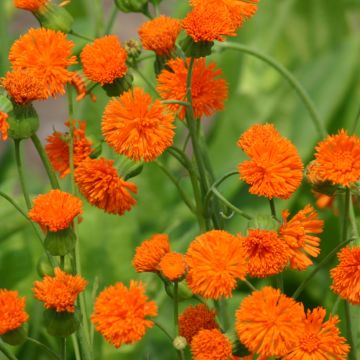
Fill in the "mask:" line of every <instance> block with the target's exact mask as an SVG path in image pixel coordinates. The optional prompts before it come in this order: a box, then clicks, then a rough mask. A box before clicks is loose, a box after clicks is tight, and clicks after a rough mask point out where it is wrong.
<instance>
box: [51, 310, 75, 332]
mask: <svg viewBox="0 0 360 360" xmlns="http://www.w3.org/2000/svg"><path fill="white" fill-rule="evenodd" d="M44 322H45V327H46V330H47V332H48V333H49V334H50V335H52V336H57V337H67V336H70V335H71V334H73V333H74V332H75V331H76V330H78V329H79V327H80V316H79V313H78V312H77V311H75V312H74V313H70V312H66V311H64V312H57V311H55V310H54V309H47V310H45V311H44Z"/></svg>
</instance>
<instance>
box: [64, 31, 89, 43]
mask: <svg viewBox="0 0 360 360" xmlns="http://www.w3.org/2000/svg"><path fill="white" fill-rule="evenodd" d="M69 35H73V36H76V37H78V38H79V39H83V40H86V41H90V42H92V41H94V40H95V39H92V38H91V37H88V36H86V35H82V34H79V33H77V32H75V31H72V30H70V31H69Z"/></svg>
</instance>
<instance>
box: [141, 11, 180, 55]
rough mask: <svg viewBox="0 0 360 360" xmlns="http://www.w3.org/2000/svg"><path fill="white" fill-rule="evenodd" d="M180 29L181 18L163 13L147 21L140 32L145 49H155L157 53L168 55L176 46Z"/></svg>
mask: <svg viewBox="0 0 360 360" xmlns="http://www.w3.org/2000/svg"><path fill="white" fill-rule="evenodd" d="M180 30H181V24H180V21H179V20H177V19H173V18H171V17H168V16H164V15H161V16H159V17H157V18H155V19H153V20H150V21H147V22H145V23H144V24H143V25H142V26H141V27H140V29H139V31H138V33H139V36H140V40H141V43H142V45H143V47H144V49H146V50H152V51H155V53H156V54H157V55H166V54H168V53H170V51H171V50H172V49H173V48H174V46H175V41H176V38H177V36H178V35H179V32H180Z"/></svg>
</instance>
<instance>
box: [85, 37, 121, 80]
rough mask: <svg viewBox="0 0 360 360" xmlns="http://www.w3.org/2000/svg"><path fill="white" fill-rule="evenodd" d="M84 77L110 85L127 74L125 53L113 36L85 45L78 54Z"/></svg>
mask: <svg viewBox="0 0 360 360" xmlns="http://www.w3.org/2000/svg"><path fill="white" fill-rule="evenodd" d="M80 58H81V62H82V65H83V70H84V73H85V75H86V76H87V77H88V78H89V79H90V80H92V81H94V82H97V83H100V84H101V85H104V84H111V83H112V82H114V80H116V79H118V78H122V77H123V76H124V75H125V74H126V72H127V65H126V59H127V53H126V51H125V49H124V48H123V47H122V46H121V43H120V41H119V40H118V38H117V37H116V36H115V35H106V36H104V37H102V38H99V39H96V40H95V41H94V42H93V43H91V44H87V45H86V46H85V47H84V49H83V50H82V52H81V54H80Z"/></svg>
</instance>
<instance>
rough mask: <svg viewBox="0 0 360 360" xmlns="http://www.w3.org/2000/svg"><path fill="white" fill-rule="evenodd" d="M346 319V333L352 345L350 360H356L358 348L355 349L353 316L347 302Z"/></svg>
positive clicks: (345, 304) (345, 303)
mask: <svg viewBox="0 0 360 360" xmlns="http://www.w3.org/2000/svg"><path fill="white" fill-rule="evenodd" d="M344 306H345V319H346V333H347V341H348V343H349V345H350V353H349V359H350V360H356V348H355V342H354V336H353V331H352V325H351V324H352V316H351V311H350V304H349V303H348V302H347V301H345V302H344Z"/></svg>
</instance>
